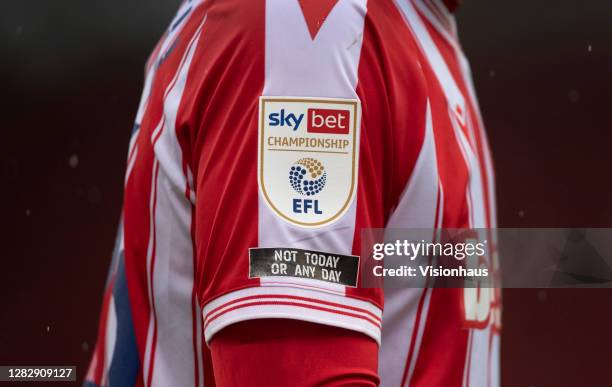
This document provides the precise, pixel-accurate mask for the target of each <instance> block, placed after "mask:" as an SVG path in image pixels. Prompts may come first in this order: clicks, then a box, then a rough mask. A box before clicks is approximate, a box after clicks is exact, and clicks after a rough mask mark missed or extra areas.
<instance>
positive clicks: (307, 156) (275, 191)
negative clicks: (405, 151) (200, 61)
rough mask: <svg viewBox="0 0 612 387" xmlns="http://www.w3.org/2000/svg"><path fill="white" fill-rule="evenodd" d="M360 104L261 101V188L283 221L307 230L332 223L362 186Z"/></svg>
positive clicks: (347, 101) (317, 100)
mask: <svg viewBox="0 0 612 387" xmlns="http://www.w3.org/2000/svg"><path fill="white" fill-rule="evenodd" d="M360 114H361V111H360V105H359V101H358V100H355V99H330V98H304V97H261V98H260V100H259V156H258V157H259V174H258V175H259V176H258V179H259V187H260V189H261V192H262V194H263V197H264V198H265V200H266V203H267V204H268V206H270V208H271V209H272V210H273V211H274V212H275V213H276V214H277V215H278V216H280V217H281V218H283V219H284V220H286V221H287V222H290V223H292V224H295V225H299V226H303V227H320V226H324V225H326V224H329V223H332V222H333V221H335V220H337V219H338V218H340V216H342V214H343V213H344V212H345V211H346V210H347V209H348V208H349V205H350V204H351V201H352V200H353V198H354V196H355V191H356V188H357V167H358V160H359V157H358V152H359V130H358V128H359V119H360Z"/></svg>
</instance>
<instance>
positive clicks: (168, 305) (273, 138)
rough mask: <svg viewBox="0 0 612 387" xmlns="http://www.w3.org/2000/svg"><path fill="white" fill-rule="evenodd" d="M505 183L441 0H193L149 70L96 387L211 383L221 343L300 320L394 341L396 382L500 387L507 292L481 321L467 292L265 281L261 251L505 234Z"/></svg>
mask: <svg viewBox="0 0 612 387" xmlns="http://www.w3.org/2000/svg"><path fill="white" fill-rule="evenodd" d="M273 114H277V115H276V116H273ZM300 114H303V115H300ZM300 117H302V118H300ZM326 141H327V142H326ZM313 144H314V145H313ZM291 168H294V169H291ZM302 170H303V171H304V172H300V173H302V175H299V174H298V172H299V171H302ZM311 175H312V176H311ZM310 186H312V187H310ZM493 187H494V182H493V171H492V164H491V158H490V156H489V149H488V145H487V141H486V138H485V132H484V128H483V125H482V120H481V117H480V113H479V111H478V104H477V101H476V97H475V93H474V90H473V86H472V81H471V76H470V74H469V68H468V64H467V60H466V59H465V57H464V55H463V53H462V51H461V48H460V46H459V43H458V40H457V33H456V27H455V21H454V18H453V16H452V15H451V14H450V13H449V12H448V11H447V9H446V8H445V6H444V5H443V4H442V2H441V1H439V0H321V1H307V0H298V1H287V0H248V1H245V0H218V1H201V0H190V1H185V2H184V3H183V4H182V5H181V7H180V9H179V11H178V13H177V16H176V17H175V19H174V20H173V21H172V23H171V25H170V27H169V28H168V30H167V32H166V33H165V34H164V36H163V37H162V39H161V41H160V42H159V44H158V45H157V47H156V48H155V50H154V52H153V54H152V55H151V59H150V60H149V62H148V64H147V67H146V79H145V87H144V91H143V96H142V100H141V103H140V106H139V109H138V113H137V117H136V124H135V130H134V134H133V136H132V140H131V143H130V148H129V156H128V166H127V172H126V176H125V199H124V210H123V218H122V219H123V221H122V226H121V227H120V230H119V235H118V242H117V248H116V249H115V257H114V260H113V264H112V266H111V273H110V276H109V281H108V286H107V291H106V295H105V298H104V303H103V310H102V316H101V323H100V330H99V337H98V345H97V347H96V350H95V353H94V357H93V360H92V363H91V366H90V369H89V372H88V375H87V383H90V384H91V385H92V386H95V385H113V384H116V383H118V382H119V381H121V384H122V385H123V384H129V385H144V386H170V385H180V386H202V385H204V384H205V381H206V382H207V383H206V385H208V381H209V380H212V378H213V376H212V374H211V370H210V364H209V363H208V362H207V361H206V359H207V356H206V353H207V348H206V342H207V341H210V339H211V337H213V336H214V335H215V333H216V332H218V331H219V330H221V329H223V328H224V327H226V326H228V325H230V324H233V323H236V322H239V321H245V320H250V319H257V318H291V319H299V320H305V321H311V322H317V323H321V324H327V325H333V326H338V327H342V328H346V329H351V330H355V331H358V332H362V333H364V334H366V335H368V336H370V337H372V338H373V339H375V340H376V341H377V342H378V343H380V361H379V364H380V369H379V372H380V378H381V385H383V386H407V385H410V386H496V385H498V384H499V333H500V331H499V329H500V323H499V321H500V313H501V312H500V309H501V306H500V298H499V294H498V293H495V292H494V293H492V297H491V299H490V305H486V308H485V310H486V316H485V317H484V318H483V317H482V315H479V317H478V318H477V319H476V318H474V317H472V316H471V314H470V313H469V312H467V311H466V310H468V309H469V308H470V305H467V304H469V303H470V302H477V300H471V299H470V298H469V296H466V294H464V290H463V289H432V288H426V289H414V288H407V289H388V290H385V292H383V290H382V289H365V288H360V287H359V286H351V285H348V284H346V283H344V282H335V283H334V281H327V280H321V279H307V278H296V277H295V276H283V275H259V276H254V275H252V272H251V270H252V268H251V267H250V263H252V262H251V261H250V258H249V249H257V248H260V249H261V248H288V249H304V250H308V251H322V252H328V253H331V254H341V255H347V256H349V255H350V256H359V255H360V250H361V235H360V233H361V230H362V229H364V228H384V227H388V228H431V229H434V228H493V227H495V224H496V220H495V218H496V215H495V205H494V203H495V194H494V188H493ZM330 193H331V194H330ZM272 274H273V273H272ZM466 305H467V306H466ZM383 307H384V308H383ZM383 309H384V312H383Z"/></svg>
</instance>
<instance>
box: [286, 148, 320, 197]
mask: <svg viewBox="0 0 612 387" xmlns="http://www.w3.org/2000/svg"><path fill="white" fill-rule="evenodd" d="M324 169H325V168H324V167H323V164H321V162H320V161H318V160H316V159H313V158H310V157H306V158H303V159H299V160H298V161H296V162H295V163H294V164H293V165H292V166H291V170H290V171H289V183H291V186H292V187H293V189H294V190H295V192H297V193H299V194H301V195H306V196H311V195H316V194H318V193H319V192H321V190H322V189H323V187H325V180H326V179H327V172H325V170H324Z"/></svg>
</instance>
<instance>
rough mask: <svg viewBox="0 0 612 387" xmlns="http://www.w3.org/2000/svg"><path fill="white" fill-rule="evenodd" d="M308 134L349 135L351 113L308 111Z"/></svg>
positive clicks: (325, 110) (333, 110)
mask: <svg viewBox="0 0 612 387" xmlns="http://www.w3.org/2000/svg"><path fill="white" fill-rule="evenodd" d="M308 133H329V134H349V111H348V110H336V109H308Z"/></svg>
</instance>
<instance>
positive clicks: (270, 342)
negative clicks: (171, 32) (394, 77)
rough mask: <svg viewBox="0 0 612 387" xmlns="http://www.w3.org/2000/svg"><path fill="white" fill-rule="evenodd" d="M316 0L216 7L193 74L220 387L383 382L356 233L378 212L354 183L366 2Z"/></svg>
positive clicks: (206, 312)
mask: <svg viewBox="0 0 612 387" xmlns="http://www.w3.org/2000/svg"><path fill="white" fill-rule="evenodd" d="M314 3H315V2H287V1H282V0H281V1H265V2H264V1H261V2H260V1H250V2H245V1H224V2H218V3H211V4H212V5H211V7H210V9H209V10H208V14H207V19H206V22H205V24H204V27H203V33H202V38H201V39H202V41H201V42H199V43H198V51H197V52H196V54H195V56H194V62H193V64H192V68H193V69H196V70H194V73H193V75H192V76H191V78H190V80H191V86H188V87H193V88H195V89H196V90H194V91H193V92H191V91H189V90H188V91H187V92H186V93H185V96H186V97H184V98H186V100H184V101H183V103H184V104H185V105H186V106H189V107H190V108H192V109H193V111H194V112H197V114H195V115H194V118H193V119H194V122H191V123H187V124H192V125H194V126H197V128H198V130H197V132H196V133H193V134H192V135H191V137H192V138H193V147H192V152H193V164H192V170H193V173H194V185H195V208H196V211H195V213H196V220H195V225H194V226H195V228H194V229H195V239H196V241H195V242H196V251H197V263H198V276H199V278H198V283H199V289H198V296H199V300H200V302H201V304H202V307H203V329H204V333H205V339H206V342H207V344H208V345H209V346H210V348H211V352H212V363H213V368H214V371H215V372H214V373H215V379H216V383H217V385H220V386H237V385H248V386H270V385H292V386H311V385H358V386H359V385H363V386H372V385H376V384H377V383H378V379H377V355H378V345H379V344H378V343H379V341H380V325H381V318H382V295H381V293H380V291H377V290H373V289H362V288H361V287H360V283H359V278H358V273H359V270H360V263H361V261H360V258H359V249H360V242H359V237H360V228H361V227H364V225H365V224H369V222H370V220H371V219H372V217H373V216H376V217H377V219H378V217H380V216H382V215H380V214H381V212H379V211H377V210H376V209H375V207H373V206H370V204H372V203H371V202H370V201H371V200H372V199H373V198H374V195H371V196H368V195H366V194H365V190H363V189H361V188H360V187H361V186H360V184H367V183H368V182H367V181H365V182H364V181H360V180H359V179H360V178H362V177H363V176H361V174H360V171H359V166H360V164H361V163H362V161H361V158H363V157H369V156H367V154H366V155H365V156H364V155H360V153H359V152H360V149H362V147H361V146H360V132H361V114H362V113H361V103H360V100H359V98H358V96H357V91H356V89H357V72H358V67H359V57H360V52H361V40H360V37H361V36H362V35H363V28H364V20H365V2H360V1H353V2H344V1H343V2H337V3H335V4H333V5H332V6H331V7H329V9H327V10H324V9H318V7H315V8H312V5H313V4H314ZM264 5H265V6H264ZM324 11H325V12H324ZM313 12H314V14H313ZM323 20H324V22H322V21H323ZM190 98H193V101H191V100H190ZM365 164H366V165H369V164H370V163H369V162H365ZM364 208H367V210H364ZM374 213H376V215H374ZM379 223H382V222H379ZM365 227H367V226H365Z"/></svg>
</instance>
